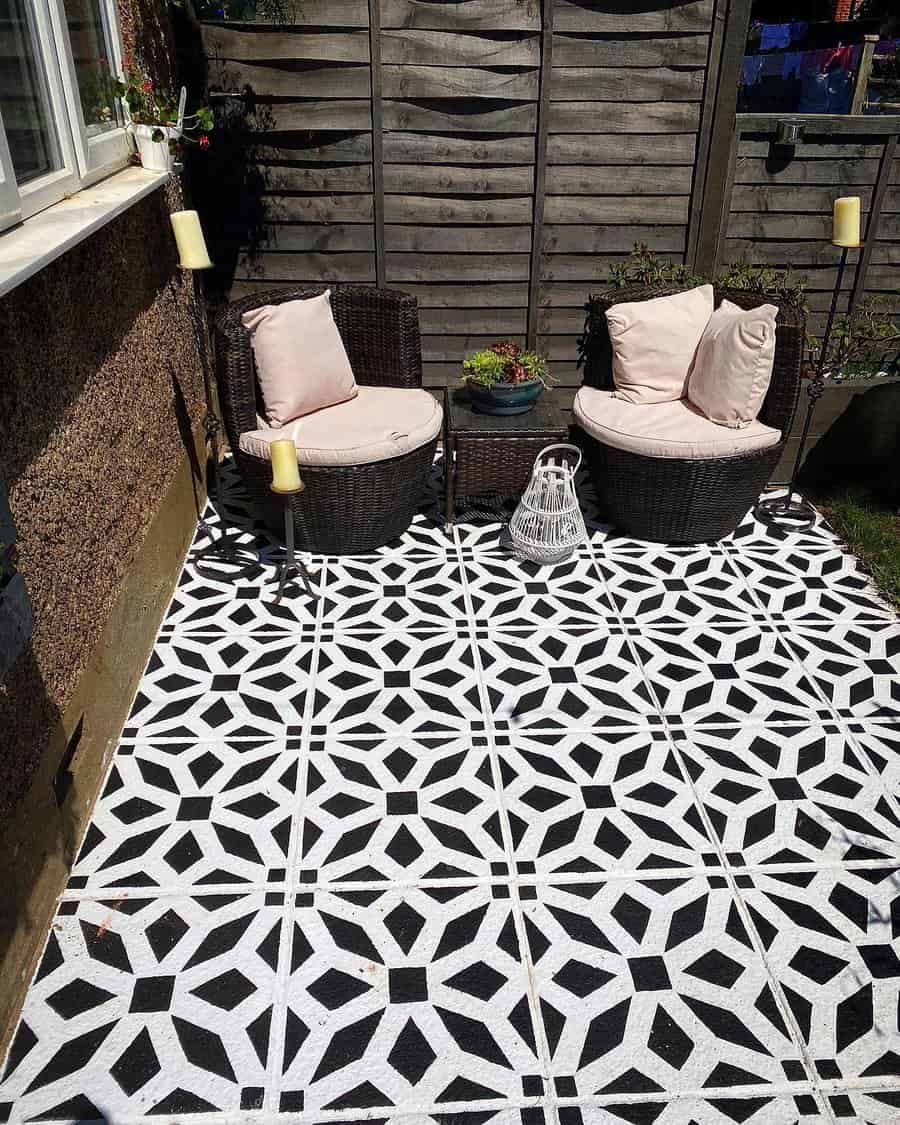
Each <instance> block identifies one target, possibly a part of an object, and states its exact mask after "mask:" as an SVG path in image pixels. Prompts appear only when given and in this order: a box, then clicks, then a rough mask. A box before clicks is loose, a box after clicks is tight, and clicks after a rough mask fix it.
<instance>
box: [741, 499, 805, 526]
mask: <svg viewBox="0 0 900 1125" xmlns="http://www.w3.org/2000/svg"><path fill="white" fill-rule="evenodd" d="M753 514H754V516H756V518H757V519H758V520H759V522H760V523H764V524H766V525H767V526H768V527H778V528H781V530H782V531H809V530H810V528H812V527H814V526H815V523H816V509H815V508H814V507H813V506H812V504H810V502H809V501H808V500H804V499H803V497H802V496H796V497H795V495H794V493H793V492H792V493H791V494H790V496H787V495H785V496H769V497H766V498H764V499H762V500H760V502H759V503H758V504H757V505H756V507H755V508H754V509H753Z"/></svg>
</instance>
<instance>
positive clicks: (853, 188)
mask: <svg viewBox="0 0 900 1125" xmlns="http://www.w3.org/2000/svg"><path fill="white" fill-rule="evenodd" d="M846 141H847V138H846V137H841V136H835V137H829V136H824V135H822V136H819V135H815V136H808V137H806V138H805V139H804V141H803V143H802V144H800V145H798V146H797V147H796V149H795V150H794V152H793V154H791V153H790V152H787V153H785V152H784V150H778V149H775V148H774V147H773V145H772V144H771V140H770V139H766V138H762V137H760V135H759V134H756V133H749V132H747V133H741V134H740V135H739V138H738V144H737V152H736V160H735V175H734V180H735V182H734V187H733V189H732V192H731V200H730V206H729V209H728V214H727V216H726V219H725V229H724V237H723V239H722V242H721V251H720V258H721V261H722V262H723V263H730V262H748V263H752V264H754V265H767V266H776V267H779V268H786V267H788V266H791V267H792V268H793V269H794V270H795V271H796V273H797V274H799V275H802V276H804V277H805V278H806V284H807V299H808V303H809V306H810V317H809V325H810V329H811V330H812V331H813V332H819V331H821V330H822V329H823V327H824V321H825V315H826V313H827V309H828V306H829V304H830V299H831V291H832V286H833V285H834V282H835V279H836V270H837V264H838V261H839V257H840V251H839V250H838V249H837V248H836V247H834V246H832V245H831V241H830V240H831V228H832V207H833V202H834V199H835V198H836V196H838V195H841V194H845V195H858V196H859V197H860V198H861V200H862V219H863V233H864V234H865V231H866V226H867V223H868V220H869V208H870V206H871V204H872V200H873V197H874V194H875V190H876V184H877V182H878V177H879V171H880V168H881V162H882V155H883V153H884V151H885V138H884V137H882V138H878V137H861V138H859V143H853V144H847V143H846ZM875 226H876V229H875V231H874V232H873V233H874V237H873V238H872V239H871V247H870V251H869V255H868V260H867V261H865V262H864V263H863V265H862V266H861V267H860V271H861V275H863V276H861V278H860V281H861V283H862V284H863V287H864V289H865V291H867V292H871V293H879V294H882V295H884V296H885V297H886V298H887V304H888V307H890V306H891V304H893V305H894V306H895V307H896V306H897V305H900V300H898V299H897V297H896V294H897V291H898V288H900V254H898V253H897V251H898V250H900V242H898V240H900V180H898V178H897V177H896V176H895V175H892V176H891V178H890V180H889V182H888V183H887V184H886V185H885V190H884V191H883V194H882V198H881V206H880V214H879V215H878V217H877V222H876V224H875ZM860 257H861V255H860V253H859V252H858V251H851V252H850V254H849V256H848V268H847V270H846V272H845V274H844V279H843V284H842V295H841V299H840V303H839V306H838V307H839V309H840V310H841V311H845V310H846V308H847V303H848V300H849V298H850V295H851V293H852V292H853V289H854V283H855V280H856V267H857V263H858V262H859V261H860ZM861 293H862V289H861V290H860V295H861Z"/></svg>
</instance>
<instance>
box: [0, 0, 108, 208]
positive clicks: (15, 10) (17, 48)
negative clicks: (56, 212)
mask: <svg viewBox="0 0 900 1125" xmlns="http://www.w3.org/2000/svg"><path fill="white" fill-rule="evenodd" d="M120 70H121V56H120V48H119V32H118V27H117V24H116V13H115V7H114V3H113V0H0V229H3V228H6V227H8V226H11V225H13V224H14V223H17V222H19V221H20V220H21V219H27V218H28V217H29V216H30V215H33V214H35V212H37V211H40V210H42V209H43V208H45V207H49V206H50V205H51V204H52V203H56V202H58V201H59V200H60V199H62V198H63V197H64V196H66V195H71V194H72V193H73V192H75V191H77V190H78V189H79V188H80V187H84V186H85V185H86V184H88V183H91V182H93V181H94V180H97V179H100V178H101V177H102V176H104V175H107V174H109V173H110V172H112V171H114V170H115V169H116V168H118V167H121V166H122V164H124V163H125V160H126V159H127V156H128V152H129V144H128V138H127V135H126V133H125V128H124V126H125V122H124V120H123V117H122V109H121V105H120V103H119V101H118V99H117V98H116V97H115V95H114V89H113V83H114V79H115V76H116V75H117V74H118V73H119V72H120Z"/></svg>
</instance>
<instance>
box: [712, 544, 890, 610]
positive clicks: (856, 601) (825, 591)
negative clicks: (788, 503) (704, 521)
mask: <svg viewBox="0 0 900 1125" xmlns="http://www.w3.org/2000/svg"><path fill="white" fill-rule="evenodd" d="M734 562H735V566H736V567H737V569H738V571H739V572H740V573H741V575H742V576H743V577H744V579H745V580H746V582H747V584H748V586H749V587H750V588H751V589H752V590H753V592H754V594H755V595H756V597H757V598H758V599H759V600H760V601H761V602H762V604H763V606H764V607H765V609H766V611H767V612H768V613H770V614H772V615H774V616H778V617H782V618H784V619H786V620H791V621H820V622H828V621H832V620H834V619H835V618H838V617H840V618H844V619H847V620H855V621H885V620H891V619H892V618H893V610H892V609H891V607H890V606H889V605H887V603H886V602H885V601H884V599H883V598H882V597H881V596H880V595H879V593H878V591H877V590H876V589H875V587H874V586H873V585H872V582H871V580H870V579H869V578H868V577H867V576H866V575H865V574H863V572H862V571H861V569H860V566H859V563H858V562H857V561H856V559H855V558H854V557H853V556H852V555H848V554H847V553H846V552H845V551H840V550H834V551H826V552H822V551H800V550H795V551H778V552H777V553H773V552H771V551H763V550H746V551H741V552H740V553H739V554H738V555H736V557H735V560H734Z"/></svg>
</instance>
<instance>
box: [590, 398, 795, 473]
mask: <svg viewBox="0 0 900 1125" xmlns="http://www.w3.org/2000/svg"><path fill="white" fill-rule="evenodd" d="M574 412H575V418H576V419H577V421H578V424H579V425H580V426H581V427H582V429H584V430H585V431H586V432H587V433H589V434H590V435H591V437H594V438H596V439H597V441H601V442H603V444H604V445H611V446H613V448H615V449H625V450H628V451H629V452H630V453H640V454H643V455H644V456H645V457H677V458H689V459H694V458H697V459H699V458H702V457H736V456H739V455H740V454H742V453H753V452H755V451H756V450H759V449H768V448H769V447H770V446H773V445H777V444H778V442H779V441H780V440H781V432H780V431H779V430H773V429H772V427H771V426H765V425H763V423H762V422H760V421H759V419H758V418H757V419H755V420H754V421H752V422H751V423H750V424H749V425H748V426H745V427H744V428H743V429H739V430H735V429H729V428H727V427H725V426H720V425H717V423H715V422H710V420H709V419H708V418H706V417H705V416H704V415H703V414H701V413H700V411H699V410H697V409H696V407H694V406H692V405H691V404H690V403H689V402H688V401H687V399H678V400H677V401H675V402H657V403H649V404H643V405H635V404H634V403H632V402H625V401H624V400H623V399H621V398H618V397H617V396H616V395H614V394H613V393H612V392H611V391H600V390H597V389H596V388H595V387H582V388H581V389H580V390H579V392H578V394H577V395H576V396H575V404H574Z"/></svg>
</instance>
